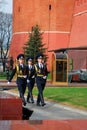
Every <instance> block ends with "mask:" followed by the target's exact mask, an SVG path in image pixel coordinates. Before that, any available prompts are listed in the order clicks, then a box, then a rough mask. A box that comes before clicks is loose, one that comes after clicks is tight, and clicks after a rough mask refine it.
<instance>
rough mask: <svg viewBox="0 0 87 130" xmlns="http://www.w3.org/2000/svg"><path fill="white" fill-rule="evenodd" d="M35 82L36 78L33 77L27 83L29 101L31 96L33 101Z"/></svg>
mask: <svg viewBox="0 0 87 130" xmlns="http://www.w3.org/2000/svg"><path fill="white" fill-rule="evenodd" d="M34 84H35V78H32V79H31V80H30V82H29V83H27V85H28V95H27V101H28V100H29V98H31V100H32V101H33V94H32V90H33V88H34Z"/></svg>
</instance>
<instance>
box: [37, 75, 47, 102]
mask: <svg viewBox="0 0 87 130" xmlns="http://www.w3.org/2000/svg"><path fill="white" fill-rule="evenodd" d="M36 84H37V88H38V96H37V103H40V102H41V103H44V97H43V90H44V88H45V85H46V79H43V77H40V76H37V77H36Z"/></svg>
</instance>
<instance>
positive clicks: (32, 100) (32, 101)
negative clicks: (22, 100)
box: [30, 93, 34, 103]
mask: <svg viewBox="0 0 87 130" xmlns="http://www.w3.org/2000/svg"><path fill="white" fill-rule="evenodd" d="M30 98H31V103H34V99H33V96H32V93H30Z"/></svg>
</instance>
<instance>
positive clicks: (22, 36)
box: [9, 0, 75, 60]
mask: <svg viewBox="0 0 87 130" xmlns="http://www.w3.org/2000/svg"><path fill="white" fill-rule="evenodd" d="M74 2H75V0H72V1H70V0H67V1H66V0H63V1H60V0H55V1H54V0H43V1H42V0H34V1H33V0H25V1H22V0H14V1H13V36H12V41H11V47H10V54H9V55H11V56H13V57H14V58H16V56H17V55H18V53H20V52H23V50H22V47H23V45H24V43H25V42H26V41H27V37H28V35H27V34H28V33H27V32H30V31H31V28H32V26H33V25H36V24H38V25H39V26H40V28H41V30H42V31H44V35H43V41H45V43H46V46H47V47H48V50H54V49H58V48H64V47H68V46H69V38H70V30H71V22H72V15H73V9H74ZM50 5H51V9H49V6H50ZM48 55H49V57H50V60H51V53H49V52H48Z"/></svg>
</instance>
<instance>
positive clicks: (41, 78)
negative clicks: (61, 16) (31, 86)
mask: <svg viewBox="0 0 87 130" xmlns="http://www.w3.org/2000/svg"><path fill="white" fill-rule="evenodd" d="M35 71H36V84H37V88H38V97H37V106H40V105H41V106H44V105H46V103H45V102H44V98H43V90H44V88H45V85H46V79H47V74H48V71H47V67H46V64H45V63H43V55H42V54H40V55H38V56H37V64H35Z"/></svg>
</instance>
